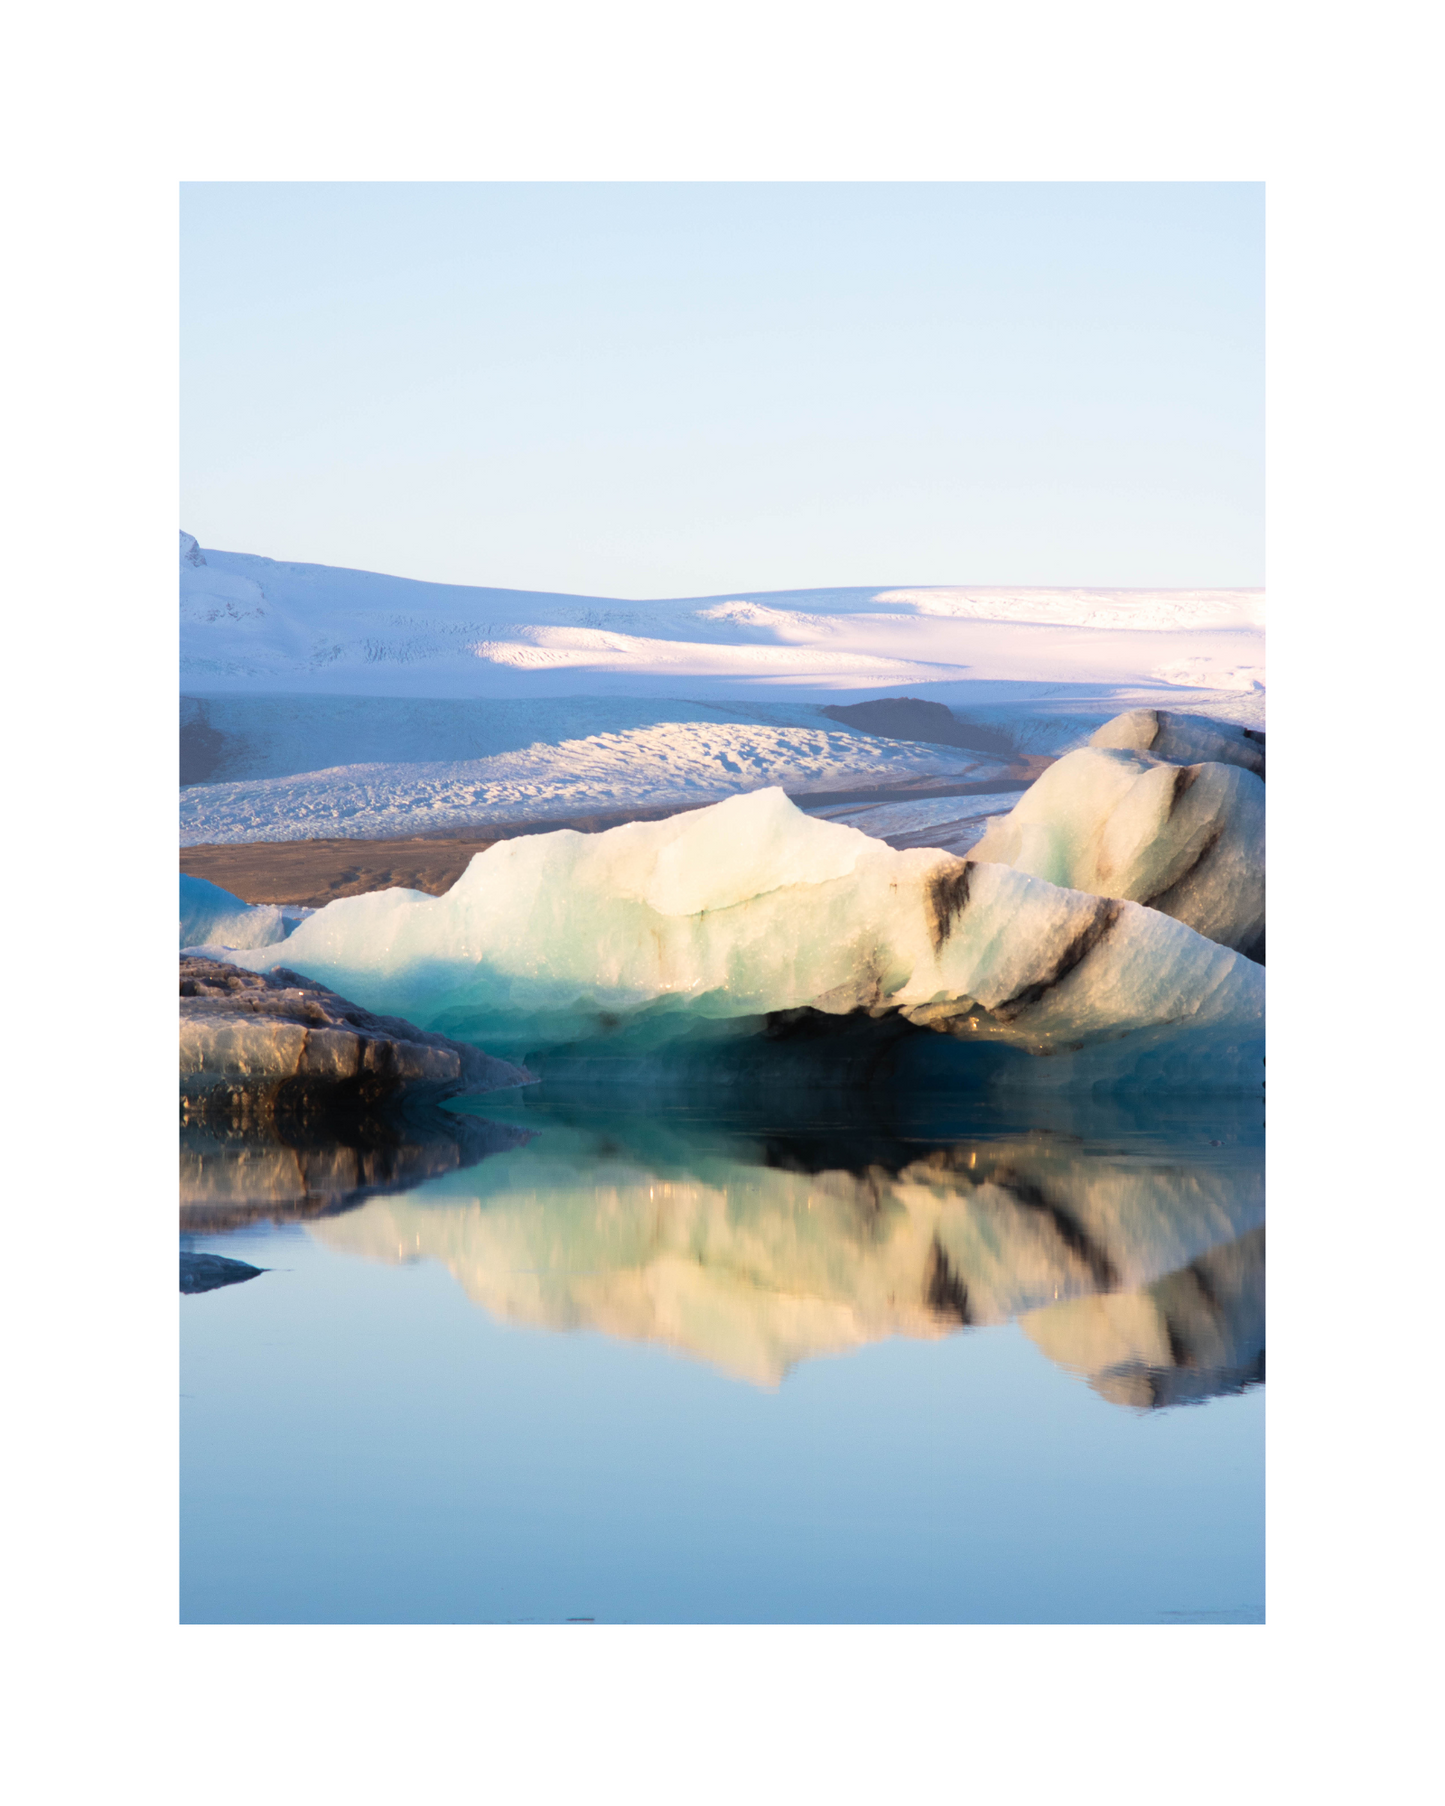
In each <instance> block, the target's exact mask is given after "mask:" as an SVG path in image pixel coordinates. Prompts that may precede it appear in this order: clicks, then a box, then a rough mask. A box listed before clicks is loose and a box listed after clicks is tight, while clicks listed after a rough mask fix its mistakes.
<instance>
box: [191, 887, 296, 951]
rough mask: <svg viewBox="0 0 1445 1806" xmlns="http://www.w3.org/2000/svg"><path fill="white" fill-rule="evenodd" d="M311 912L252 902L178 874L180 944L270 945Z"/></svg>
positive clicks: (283, 938)
mask: <svg viewBox="0 0 1445 1806" xmlns="http://www.w3.org/2000/svg"><path fill="white" fill-rule="evenodd" d="M313 913H314V912H313V911H312V910H309V909H301V908H298V907H293V906H291V905H287V906H286V907H285V908H282V907H280V906H278V905H277V904H274V903H258V904H255V905H252V904H250V903H246V902H244V901H243V900H242V899H241V898H240V897H235V896H232V894H231V892H230V891H228V890H222V889H221V887H220V885H219V884H211V883H209V882H208V881H207V880H206V879H204V878H193V877H191V875H190V874H189V873H188V872H182V873H181V947H182V948H183V949H184V948H188V947H202V946H209V947H233V948H252V947H273V946H275V944H276V942H277V941H284V940H285V939H286V937H287V935H289V934H290V933H291V931H292V930H293V929H294V928H295V926H296V924H297V923H298V922H300V921H302V920H303V919H304V918H305V917H306V916H309V915H311V914H313Z"/></svg>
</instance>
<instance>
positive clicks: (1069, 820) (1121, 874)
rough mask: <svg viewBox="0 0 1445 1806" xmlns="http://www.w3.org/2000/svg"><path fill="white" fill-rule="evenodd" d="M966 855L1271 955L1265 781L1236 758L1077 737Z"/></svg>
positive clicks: (1244, 950)
mask: <svg viewBox="0 0 1445 1806" xmlns="http://www.w3.org/2000/svg"><path fill="white" fill-rule="evenodd" d="M1140 712H1141V713H1143V712H1145V711H1140ZM1124 719H1126V720H1127V719H1128V717H1124ZM1111 725H1112V724H1111ZM971 856H972V857H973V858H975V859H978V860H984V861H997V862H998V863H1000V864H1003V865H1009V866H1012V867H1013V868H1014V869H1015V870H1016V871H1021V872H1027V873H1029V874H1030V875H1031V876H1033V877H1035V878H1047V879H1048V880H1049V882H1050V883H1051V884H1060V885H1065V886H1067V887H1068V888H1070V889H1072V890H1082V891H1089V892H1091V893H1093V894H1094V895H1096V896H1101V897H1125V898H1128V899H1130V900H1131V901H1133V902H1136V903H1147V904H1148V905H1149V907H1150V908H1151V909H1157V910H1162V911H1163V913H1164V914H1165V915H1169V916H1174V917H1175V918H1177V920H1179V921H1181V922H1186V923H1188V925H1189V926H1190V927H1191V928H1195V929H1197V930H1198V931H1199V933H1200V934H1203V935H1207V936H1208V937H1209V939H1210V940H1212V941H1219V942H1221V943H1222V944H1223V945H1224V946H1226V947H1233V948H1236V949H1237V950H1238V951H1239V952H1241V953H1246V954H1248V955H1249V956H1250V957H1251V958H1253V959H1262V958H1263V956H1264V931H1265V896H1264V872H1265V862H1264V781H1263V779H1261V778H1259V777H1257V776H1256V775H1255V773H1254V772H1252V771H1248V770H1246V769H1244V767H1243V766H1241V765H1239V764H1225V763H1221V762H1215V761H1211V762H1207V763H1200V764H1195V765H1177V764H1170V763H1167V762H1165V761H1163V760H1161V759H1156V758H1152V757H1150V756H1149V755H1147V754H1144V753H1138V752H1127V751H1123V750H1121V749H1118V748H1113V747H1102V746H1086V747H1081V748H1080V749H1079V750H1078V751H1077V752H1071V753H1068V754H1066V755H1065V757H1064V758H1062V759H1060V760H1059V761H1058V763H1057V764H1056V765H1052V766H1050V767H1049V769H1048V770H1047V771H1046V772H1045V773H1044V774H1043V776H1042V777H1041V778H1039V779H1038V780H1037V781H1036V782H1035V783H1034V784H1033V785H1032V786H1031V787H1030V788H1029V789H1028V790H1026V791H1025V792H1024V794H1023V796H1022V797H1021V798H1020V799H1019V801H1018V803H1017V804H1016V805H1015V806H1014V808H1013V809H1012V810H1011V811H1010V812H1009V814H1008V815H1005V816H1001V817H999V818H997V819H996V820H994V821H993V822H991V823H990V824H989V827H988V829H987V831H986V833H985V834H984V835H983V837H982V839H981V840H980V841H979V842H978V844H977V845H976V846H975V847H974V848H973V850H972V855H971Z"/></svg>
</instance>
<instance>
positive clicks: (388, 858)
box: [180, 755, 1053, 909]
mask: <svg viewBox="0 0 1445 1806" xmlns="http://www.w3.org/2000/svg"><path fill="white" fill-rule="evenodd" d="M1052 763H1053V760H1052V759H1049V758H1046V757H1043V756H1037V755H1035V756H1030V757H1026V758H1015V759H1012V760H1010V761H1009V762H1008V764H1007V766H1006V767H1005V768H1004V769H1002V770H1000V771H999V773H998V775H997V776H996V777H993V778H989V779H986V780H983V781H980V782H972V783H964V784H959V783H953V784H931V783H929V782H928V780H926V779H925V780H922V781H921V782H918V783H913V784H888V785H880V786H877V787H875V788H873V789H868V790H838V791H808V792H798V793H795V792H790V793H789V794H790V795H791V796H792V799H793V801H794V802H796V803H802V804H805V805H807V806H810V807H813V808H825V807H828V806H833V807H837V806H840V805H843V804H847V803H858V804H863V803H886V802H908V801H910V800H922V799H924V798H926V797H931V796H940V797H942V796H984V795H988V794H990V793H992V792H996V791H1001V790H1012V789H1018V790H1023V789H1026V788H1027V786H1028V785H1029V784H1031V783H1032V782H1033V780H1034V779H1035V778H1036V777H1037V776H1038V774H1039V772H1040V771H1042V770H1043V769H1044V767H1045V766H1046V765H1051V764H1052ZM710 800H711V801H720V800H721V799H720V798H713V799H710ZM708 806H709V805H708V803H690V804H685V805H683V806H682V807H681V808H679V807H676V806H674V805H665V806H663V807H653V808H642V809H613V810H601V811H596V812H592V813H589V814H585V815H573V816H568V817H565V818H553V819H551V820H541V821H522V822H498V823H495V824H480V823H479V824H478V825H477V826H476V827H474V828H458V829H454V830H451V831H449V832H444V833H438V834H411V835H397V836H392V837H390V838H387V839H379V840H348V839H344V838H337V839H317V840H250V841H242V842H239V843H229V842H228V843H224V844H220V845H216V844H210V845H203V846H194V847H182V848H181V850H180V868H181V870H182V871H183V872H188V873H189V874H190V875H191V876H192V877H193V878H205V879H208V880H209V881H210V882H211V883H212V884H218V885H220V887H221V889H222V890H228V891H230V892H231V893H232V895H234V896H237V897H242V898H244V899H245V901H246V902H247V903H293V904H298V905H300V906H302V907H304V908H309V909H320V908H323V907H324V906H325V905H326V904H327V903H331V902H333V901H335V899H336V898H337V897H355V896H360V895H361V894H362V892H364V891H371V890H386V889H389V888H391V887H393V886H400V887H401V888H402V889H405V890H421V891H427V892H428V893H429V894H430V895H432V896H434V897H438V896H440V895H441V894H442V892H443V891H446V890H450V888H451V887H452V885H453V884H455V883H456V881H457V879H458V878H460V877H461V875H462V873H463V872H464V871H465V870H466V869H467V866H468V865H469V864H470V862H471V860H472V857H473V855H474V854H477V853H482V852H485V851H486V849H487V848H488V847H491V846H495V845H496V843H497V842H498V841H499V840H512V839H515V838H517V837H518V836H519V835H523V834H550V833H554V832H555V831H556V830H557V829H559V828H573V829H576V830H577V831H578V832H580V833H583V834H600V833H602V832H603V831H604V830H606V829H607V828H616V827H620V826H621V825H622V823H624V822H630V821H662V820H665V819H666V818H667V817H668V816H672V815H685V814H687V813H689V812H690V811H691V810H692V809H704V808H707V807H708Z"/></svg>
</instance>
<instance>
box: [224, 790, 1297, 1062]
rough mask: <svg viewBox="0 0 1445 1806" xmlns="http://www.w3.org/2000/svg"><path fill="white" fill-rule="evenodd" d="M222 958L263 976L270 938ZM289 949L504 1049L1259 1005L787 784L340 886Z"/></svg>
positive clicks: (1207, 947) (960, 1030) (1186, 1027)
mask: <svg viewBox="0 0 1445 1806" xmlns="http://www.w3.org/2000/svg"><path fill="white" fill-rule="evenodd" d="M233 957H234V958H235V960H236V963H238V964H245V965H250V966H252V967H253V968H255V969H264V968H266V967H268V966H270V965H272V964H274V963H275V962H276V960H277V958H278V957H279V955H278V954H277V953H276V952H275V951H274V950H270V949H265V948H259V949H256V950H255V951H252V952H249V953H247V952H242V953H239V954H236V955H233ZM284 958H285V964H286V965H287V966H288V967H290V968H292V969H294V970H296V971H299V972H302V973H304V974H305V975H306V976H308V977H311V978H315V979H318V980H320V981H321V982H322V983H324V984H327V985H329V986H331V987H332V988H334V989H337V990H340V991H341V992H342V993H343V994H345V995H347V996H349V997H353V998H355V999H357V1000H358V1001H359V1002H361V1003H363V1004H364V1005H365V1006H366V1007H367V1008H369V1009H373V1010H379V1011H387V1012H391V1013H395V1014H399V1015H404V1016H406V1017H407V1018H408V1019H410V1020H411V1021H413V1022H416V1023H418V1024H419V1025H421V1026H422V1027H426V1028H433V1029H443V1030H444V1031H445V1032H446V1033H448V1034H451V1035H453V1036H458V1037H461V1038H465V1039H470V1040H478V1041H481V1040H485V1041H486V1042H487V1044H488V1045H489V1046H501V1047H504V1048H506V1049H507V1050H508V1051H510V1052H526V1051H532V1050H536V1049H538V1048H539V1047H546V1046H549V1045H551V1046H558V1045H562V1044H566V1043H575V1042H578V1041H586V1040H588V1039H589V1038H590V1037H596V1036H599V1035H604V1036H605V1035H607V1034H610V1033H615V1032H616V1031H617V1030H618V1029H619V1027H625V1026H626V1025H627V1023H629V1022H638V1021H641V1020H642V1019H644V1018H646V1019H648V1020H649V1021H650V1022H651V1024H652V1026H653V1029H654V1030H656V1031H658V1032H659V1033H664V1034H665V1033H674V1034H687V1033H688V1032H690V1031H692V1030H694V1029H699V1028H703V1029H705V1028H706V1027H707V1026H708V1025H709V1024H711V1025H714V1027H715V1028H716V1026H719V1025H723V1024H728V1023H731V1024H733V1025H735V1026H736V1027H737V1028H739V1029H742V1028H744V1027H746V1026H749V1019H751V1020H752V1023H753V1024H754V1025H755V1024H756V1020H757V1019H758V1018H760V1017H766V1016H769V1015H772V1014H775V1013H777V1012H786V1011H795V1010H813V1011H817V1012H821V1013H823V1014H825V1015H834V1016H840V1015H846V1014H849V1013H852V1012H857V1011H864V1012H867V1013H868V1014H870V1015H873V1016H881V1015H886V1014H891V1013H895V1012H896V1013H897V1014H899V1015H901V1016H902V1017H904V1018H905V1019H906V1020H907V1021H909V1022H911V1023H914V1024H917V1025H920V1026H926V1027H929V1028H934V1029H942V1030H945V1031H946V1032H948V1033H950V1034H954V1035H958V1036H960V1037H963V1038H975V1039H981V1040H985V1041H996V1042H1002V1043H1004V1044H1006V1045H1011V1046H1013V1047H1017V1048H1021V1049H1027V1050H1028V1051H1031V1052H1039V1053H1051V1052H1058V1051H1062V1050H1066V1049H1067V1050H1076V1049H1077V1048H1079V1047H1081V1046H1084V1045H1088V1044H1091V1043H1099V1042H1114V1041H1118V1040H1119V1039H1120V1038H1121V1037H1129V1036H1133V1035H1138V1036H1141V1037H1142V1038H1143V1039H1145V1040H1148V1041H1149V1042H1150V1043H1151V1044H1154V1043H1157V1040H1158V1035H1159V1033H1160V1031H1166V1030H1167V1031H1169V1033H1170V1034H1173V1035H1177V1034H1179V1033H1180V1032H1186V1033H1187V1034H1192V1035H1194V1036H1195V1037H1196V1038H1197V1037H1198V1036H1200V1035H1201V1034H1202V1035H1204V1036H1205V1038H1206V1039H1207V1040H1209V1041H1210V1042H1211V1044H1213V1043H1216V1042H1218V1043H1221V1044H1228V1045H1229V1046H1231V1047H1235V1048H1238V1047H1240V1046H1251V1047H1252V1046H1253V1045H1254V1044H1255V1043H1256V1042H1257V1040H1258V1037H1259V1034H1260V1032H1261V1025H1262V1013H1263V974H1262V972H1261V971H1260V969H1259V968H1258V967H1257V966H1255V965H1252V964H1251V963H1250V962H1249V961H1248V960H1245V959H1243V958H1241V957H1240V956H1239V955H1237V954H1236V953H1233V952H1231V951H1230V950H1228V949H1226V948H1224V947H1221V946H1219V945H1217V944H1215V943H1214V942H1212V941H1210V940H1206V939H1205V938H1204V937H1203V936H1201V935H1199V934H1196V933H1195V932H1194V931H1193V930H1192V929H1190V928H1188V927H1186V926H1184V925H1183V924H1182V923H1180V922H1177V921H1174V920H1173V919H1172V918H1170V917H1169V916H1167V915H1163V914H1160V913H1159V912H1157V911H1155V910H1150V909H1146V908H1143V907H1141V906H1140V905H1138V904H1135V903H1130V902H1119V901H1116V900H1112V899H1108V898H1101V897H1098V896H1092V895H1087V894H1085V893H1083V892H1081V891H1079V890H1074V889H1066V888H1061V887H1059V886H1057V885H1055V884H1052V883H1049V882H1047V881H1045V880H1043V879H1041V878H1037V877H1032V876H1030V875H1028V874H1027V873H1025V872H1020V871H1015V870H1011V869H1010V868H1009V867H1007V866H1004V865H999V864H977V863H972V862H968V863H966V862H965V861H963V860H960V859H958V858H955V857H954V856H953V855H952V854H949V853H945V852H940V851H937V850H933V849H922V848H914V849H909V850H907V851H904V852H895V851H893V849H891V848H890V847H888V846H886V845H885V844H883V843H882V842H881V841H878V840H874V839H872V838H870V837H869V836H867V835H865V834H861V833H859V832H858V831H857V830H855V829H852V828H847V827H842V826H840V825H837V824H835V823H831V822H824V821H818V820H813V819H810V818H808V817H807V816H805V815H804V814H803V813H802V812H801V811H800V810H799V809H797V808H795V807H794V805H793V804H792V803H790V802H789V801H788V799H787V797H786V796H785V795H784V794H783V793H782V791H780V790H762V791H754V792H752V793H751V794H749V795H745V796H738V797H734V798H731V799H729V800H728V801H726V802H723V803H719V804H716V805H714V806H713V807H711V808H707V809H699V810H695V811H692V812H690V813H688V814H685V815H680V816H674V817H672V818H670V819H668V820H665V821H661V822H634V823H629V824H627V825H626V826H624V827H619V828H614V829H611V830H610V831H608V832H606V833H602V834H592V835H588V834H578V833H575V832H572V831H570V830H563V831H561V832H558V833H554V834H540V835H534V836H529V837H526V838H521V839H515V840H508V841H502V842H500V843H498V844H497V845H496V846H494V847H491V848H489V849H488V850H487V851H485V852H483V853H479V854H478V855H477V856H476V857H475V858H474V859H473V860H472V862H471V864H470V866H469V867H468V868H467V870H466V872H465V873H464V874H463V875H462V877H461V878H460V879H458V881H457V882H456V884H455V885H454V886H453V887H452V889H451V890H450V891H448V892H447V893H446V895H444V896H441V897H429V896H426V895H424V894H422V893H420V892H416V891H404V890H389V891H376V892H371V893H369V894H368V895H365V896H360V897H347V898H342V899H340V900H338V901H337V902H334V903H331V904H330V905H328V906H327V907H326V908H325V909H323V910H320V911H318V912H317V913H316V914H315V915H313V916H311V917H310V918H308V919H307V920H306V921H304V922H303V923H302V924H301V925H300V926H299V927H298V928H297V929H296V930H295V932H294V933H293V934H292V935H291V936H290V937H289V939H288V940H287V942H286V949H285V956H284ZM1114 1063H1115V1066H1116V1067H1117V1066H1118V1065H1119V1061H1118V1060H1117V1059H1116V1060H1115V1062H1114Z"/></svg>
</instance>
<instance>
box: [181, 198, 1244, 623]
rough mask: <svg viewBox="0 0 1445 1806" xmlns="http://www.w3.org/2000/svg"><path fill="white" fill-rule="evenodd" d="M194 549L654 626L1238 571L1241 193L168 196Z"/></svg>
mask: <svg viewBox="0 0 1445 1806" xmlns="http://www.w3.org/2000/svg"><path fill="white" fill-rule="evenodd" d="M181 222H182V240H181V244H182V426H183V436H182V497H181V517H180V524H181V525H182V526H184V527H185V528H186V529H187V530H188V531H190V532H192V533H195V534H196V535H197V536H198V538H199V539H200V541H201V543H202V544H203V545H210V546H216V547H220V548H224V549H226V550H230V551H244V552H259V553H263V554H266V555H267V556H270V557H275V558H283V559H293V560H298V561H310V562H316V563H324V564H339V565H350V566H355V567H359V568H363V569H369V570H380V571H387V572H391V573H394V574H396V575H400V576H407V577H422V578H431V579H436V580H440V581H446V582H459V583H479V584H496V585H501V586H506V587H516V588H524V589H549V590H570V591H576V592H581V593H588V594H602V595H618V596H630V597H651V596H668V595H709V594H717V593H720V592H723V591H733V590H758V589H789V588H805V587H813V586H827V585H846V584H879V585H885V584H886V585H894V584H930V583H936V584H951V583H978V584H985V583H988V584H1000V583H1018V584H1034V583H1040V584H1088V585H1103V586H1108V585H1139V586H1153V585H1168V586H1173V585H1179V586H1193V585H1207V586H1215V585H1219V586H1234V585H1254V584H1258V583H1262V582H1263V577H1264V558H1263V499H1264V498H1263V452H1264V447H1263V391H1264V384H1263V337H1264V331H1263V328H1264V320H1263V308H1264V293H1263V255H1264V191H1263V188H1262V186H1261V185H1259V184H1253V183H1224V184H1208V183H1179V184H1174V183H977V184H975V183H436V184H414V183H382V184H370V183H190V184H186V185H185V186H184V187H183V190H182V205H181Z"/></svg>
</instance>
